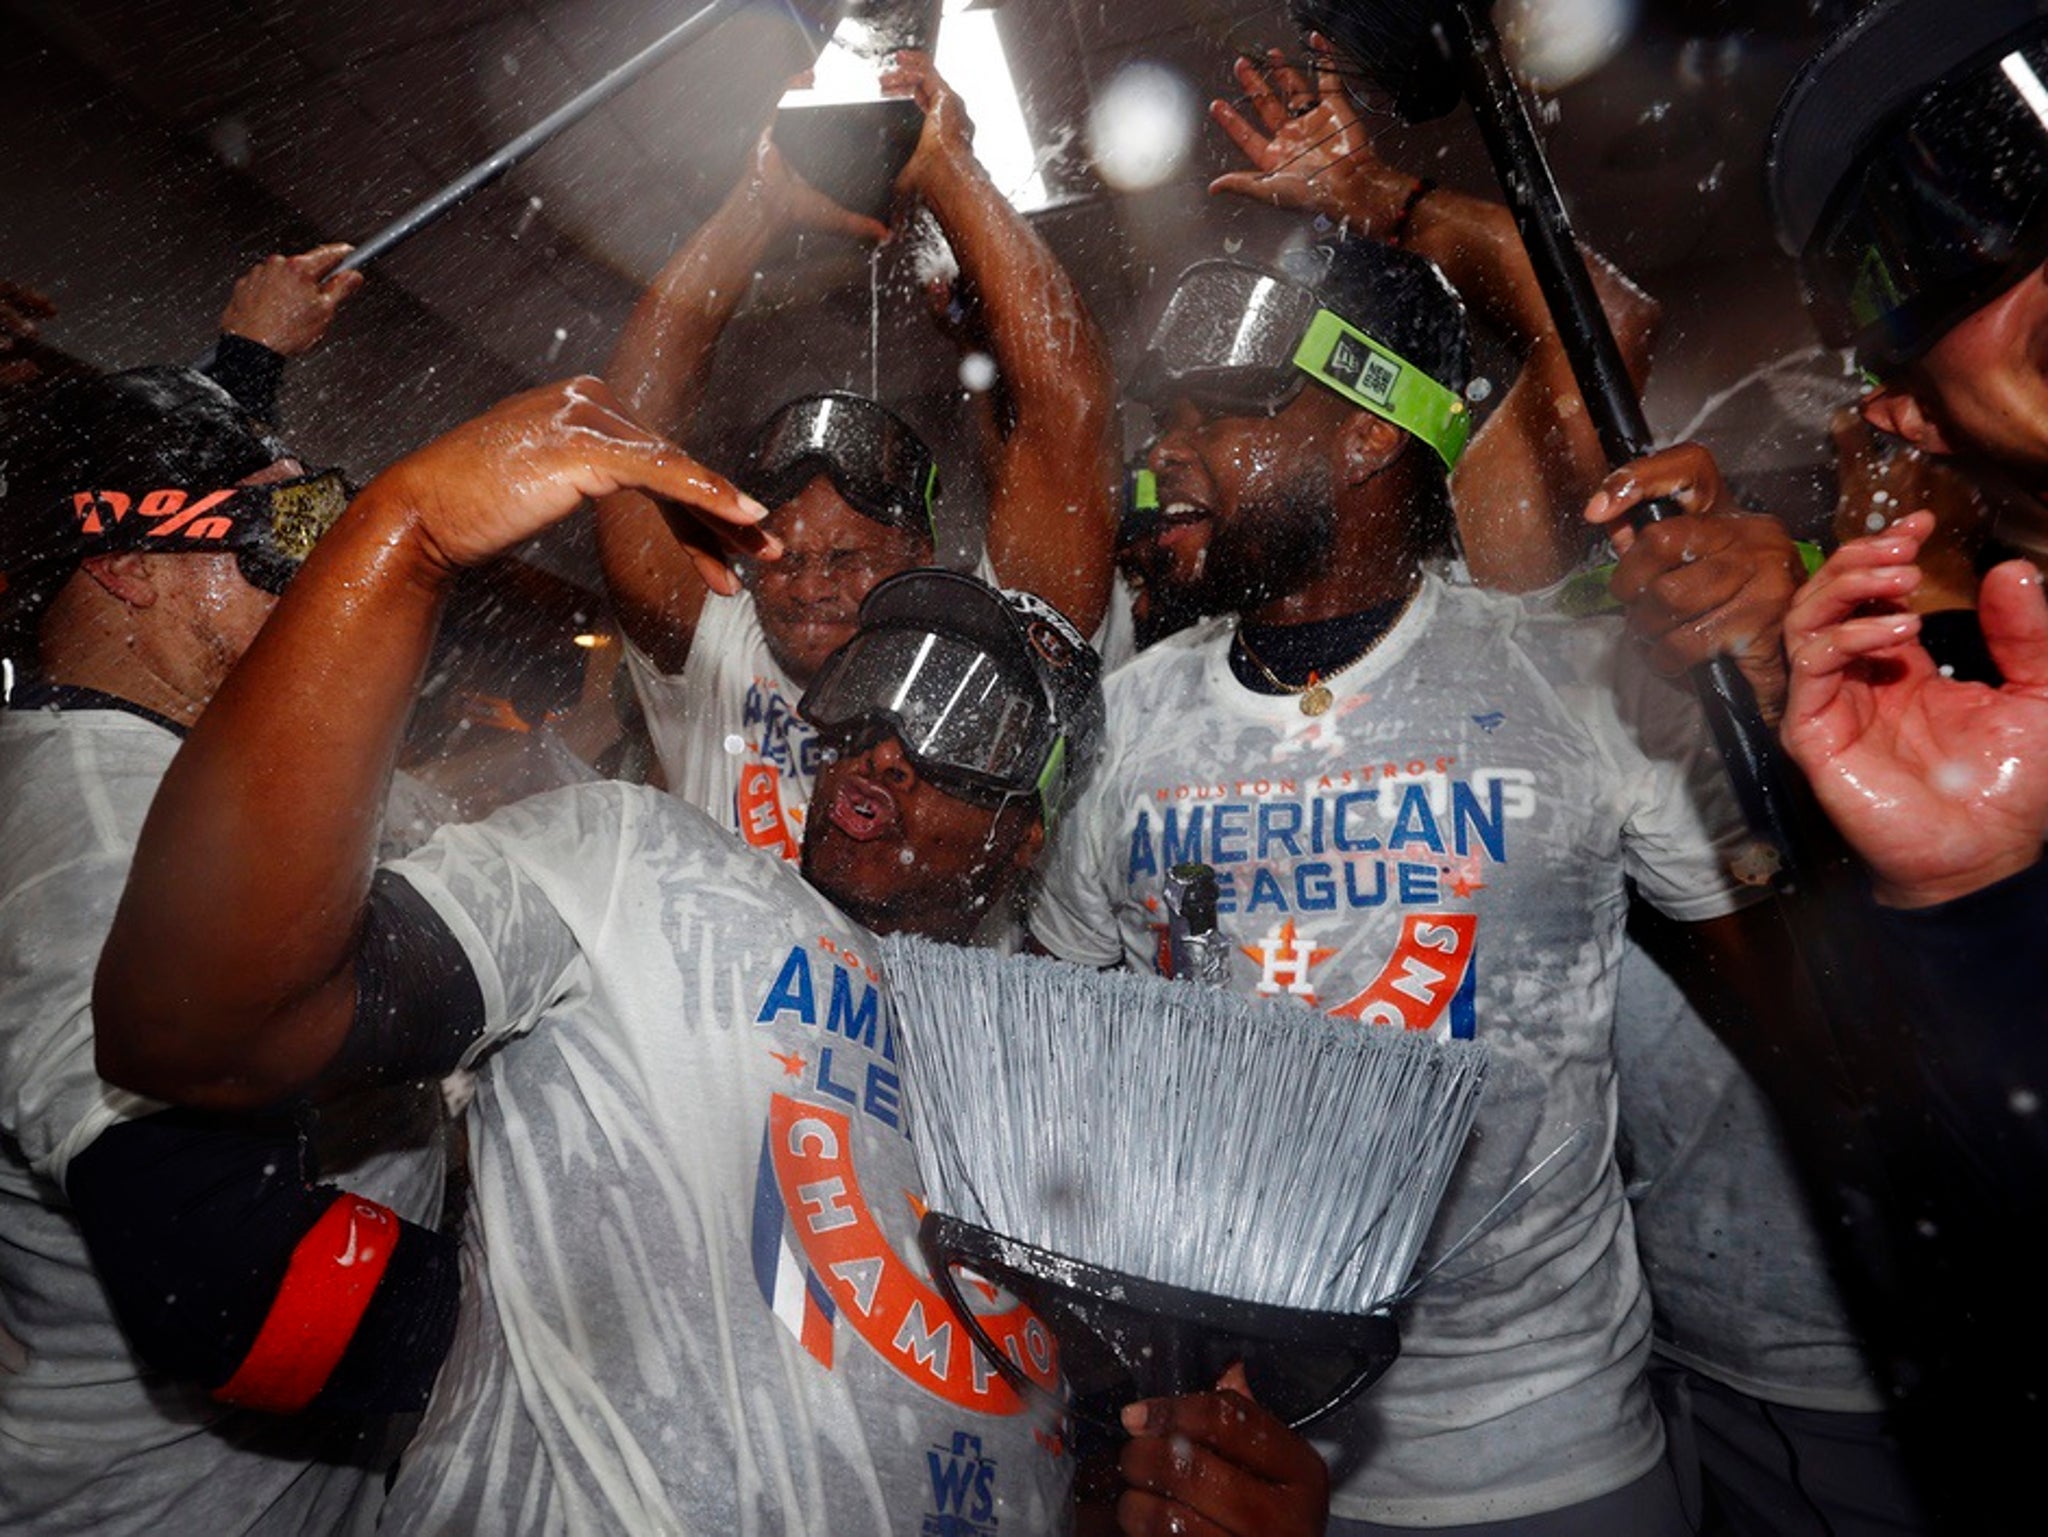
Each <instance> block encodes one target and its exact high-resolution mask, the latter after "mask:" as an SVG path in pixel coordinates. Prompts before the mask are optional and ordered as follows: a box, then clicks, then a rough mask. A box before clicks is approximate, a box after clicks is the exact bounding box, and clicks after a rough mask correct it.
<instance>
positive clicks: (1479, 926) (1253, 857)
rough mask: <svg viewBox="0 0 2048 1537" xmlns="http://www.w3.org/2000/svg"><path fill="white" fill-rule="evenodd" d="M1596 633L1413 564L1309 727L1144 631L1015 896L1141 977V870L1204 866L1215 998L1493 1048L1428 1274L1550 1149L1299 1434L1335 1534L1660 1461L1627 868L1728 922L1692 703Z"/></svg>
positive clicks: (1517, 1498)
mask: <svg viewBox="0 0 2048 1537" xmlns="http://www.w3.org/2000/svg"><path fill="white" fill-rule="evenodd" d="M1618 636H1619V630H1618V628H1617V627H1616V626H1614V625H1611V624H1604V623H1587V624H1581V625H1572V624H1568V623H1565V622H1562V621H1557V620H1552V619H1544V618H1537V617H1534V616H1532V615H1531V614H1530V612H1529V611H1528V610H1527V609H1526V608H1524V607H1523V606H1522V605H1520V604H1518V603H1516V602H1514V601H1512V600H1508V599H1503V598H1498V597H1494V596H1491V595H1488V594H1485V593H1480V592H1477V591H1474V590H1471V589H1462V588H1452V587H1446V586H1445V585H1444V584H1443V583H1442V582H1440V581H1439V580H1437V579H1435V578H1433V577H1432V578H1429V579H1426V580H1425V581H1424V583H1423V585H1422V587H1421V589H1420V591H1419V592H1418V594H1417V596H1416V598H1415V601H1414V603H1413V604H1412V606H1411V607H1410V609H1409V611H1408V613H1407V614H1406V615H1405V616H1404V617H1403V618H1402V619H1401V620H1400V621H1399V622H1398V623H1397V624H1396V625H1395V626H1394V628H1393V629H1392V630H1391V631H1390V632H1389V633H1388V635H1387V636H1386V637H1385V638H1384V639H1383V640H1382V641H1381V643H1380V644H1379V646H1378V647H1377V648H1376V649H1375V650H1374V651H1373V652H1372V653H1371V654H1370V655H1369V656H1368V657H1367V658H1366V660H1365V661H1363V662H1361V663H1359V664H1357V665H1355V666H1352V667H1350V668H1347V669H1345V670H1343V671H1341V672H1340V673H1338V674H1336V675H1335V676H1333V677H1332V678H1330V679H1329V680H1328V682H1329V684H1330V687H1331V689H1332V691H1333V693H1334V695H1335V703H1334V705H1333V706H1332V708H1331V709H1330V711H1329V712H1328V713H1327V714H1325V715H1322V716H1320V717H1314V718H1311V717H1308V716H1305V715H1303V714H1302V712H1301V710H1300V708H1299V705H1298V702H1297V700H1296V699H1295V698H1293V697H1291V696H1286V697H1272V696H1267V695H1261V694H1256V693H1253V692H1252V691H1251V690H1249V689H1247V688H1245V687H1244V686H1243V685H1242V684H1240V683H1239V682H1237V680H1236V679H1235V678H1234V677H1233V676H1232V675H1231V672H1230V667H1229V662H1228V660H1227V657H1228V650H1229V645H1230V639H1229V635H1228V633H1227V632H1225V633H1221V634H1218V633H1188V634H1184V635H1181V636H1175V637H1171V638H1169V639H1167V640H1164V641H1161V642H1160V643H1159V644H1158V645H1156V646H1154V647H1152V648H1151V649H1150V650H1148V651H1146V652H1144V653H1143V654H1141V655H1140V656H1139V657H1138V658H1137V660H1136V661H1134V662H1132V663H1131V664H1130V665H1129V666H1127V667H1125V668H1124V669H1122V670H1121V671H1120V672H1119V673H1117V674H1116V675H1115V676H1114V677H1112V678H1111V679H1110V680H1109V683H1108V696H1109V698H1108V703H1109V727H1108V746H1107V751H1106V752H1105V754H1104V758H1103V761H1102V763H1101V764H1100V765H1099V767H1098V769H1097V771H1096V775H1095V778H1094V779H1093V780H1092V781H1091V782H1090V784H1089V786H1088V787H1087V789H1086V790H1084V791H1083V793H1082V796H1081V798H1080V801H1079V803H1078V804H1077V805H1076V806H1075V807H1074V809H1073V810H1072V811H1071V812H1070V813H1069V815H1068V816H1067V818H1066V819H1065V821H1064V825H1063V826H1062V827H1061V829H1060V831H1059V833H1058V835H1057V837H1056V839H1055V846H1054V849H1053V852H1052V863H1051V867H1050V869H1049V871H1048V872H1047V874H1046V877H1045V880H1044V883H1043V886H1042V889H1041V892H1040V896H1039V901H1038V904H1037V905H1036V907H1034V909H1033V911H1032V914H1031V928H1032V930H1033V932H1034V933H1035V934H1036V935H1037V936H1038V938H1039V939H1040V941H1041V942H1043V943H1044V944H1045V945H1046V947H1047V948H1048V949H1050V950H1051V951H1053V953H1054V954H1057V955H1061V956H1065V957H1067V958H1068V959H1071V960H1075V961H1079V962H1082V963H1085V964H1089V965H1096V966H1106V965H1113V964H1116V963H1118V962H1125V963H1128V964H1130V965H1133V966H1152V965H1154V964H1155V962H1156V957H1157V953H1158V950H1159V948H1160V943H1161V936H1162V934H1163V928H1164V925H1163V914H1162V912H1161V911H1160V907H1159V894H1160V884H1161V880H1162V878H1163V877H1164V875H1165V874H1166V872H1167V871H1168V869H1169V868H1170V867H1171V866H1172V865H1174V864H1176V863H1179V862H1181V861H1184V860H1201V861H1204V862H1206V863H1208V864H1211V865H1213V866H1214V867H1215V868H1216V870H1217V872H1218V876H1219V882H1220V885H1221V888H1222V901H1221V904H1220V906H1221V909H1222V912H1221V927H1222V929H1223V930H1224V931H1225V932H1226V933H1227V934H1228V935H1229V936H1230V938H1231V940H1232V942H1233V945H1234V946H1235V954H1234V956H1233V969H1232V973H1231V979H1230V980H1231V984H1232V985H1233V986H1236V987H1238V988H1240V989H1242V990H1243V991H1244V992H1246V993H1248V994H1259V995H1266V996H1275V995H1279V996H1292V997H1295V998H1299V999H1300V1000H1301V1001H1302V1002H1303V1003H1305V1004H1308V1005H1310V1006H1313V1007H1316V1008H1321V1009H1324V1010H1327V1011H1329V1012H1331V1013H1334V1014H1338V1015H1340V1016H1348V1017H1353V1018H1358V1019H1360V1020H1361V1021H1364V1022H1368V1023H1384V1024H1400V1025H1404V1026H1406V1027H1407V1028H1410V1029H1427V1030H1434V1031H1437V1032H1441V1033H1446V1034H1449V1035H1451V1036H1458V1037H1470V1038H1474V1039H1477V1040H1479V1041H1482V1042H1484V1043H1486V1044H1487V1045H1488V1046H1489V1047H1491V1048H1492V1052H1493V1063H1492V1067H1491V1069H1490V1071H1489V1074H1488V1078H1487V1086H1486V1091H1485V1095H1484V1098H1483V1099H1482V1101H1481V1105H1480V1110H1479V1116H1478V1123H1477V1128H1476V1130H1475V1133H1474V1136H1473V1140H1472V1142H1471V1144H1470V1145H1469V1147H1468V1149H1467V1151H1466V1153H1465V1157H1464V1160H1463V1162H1462V1163H1461V1165H1460V1167H1459V1170H1458V1172H1457V1174H1456V1175H1455V1176H1454V1177H1453V1180H1452V1184H1451V1189H1450V1192H1449V1195H1448V1196H1447V1198H1446V1200H1445V1204H1444V1209H1443V1211H1442V1213H1441V1214H1440V1216H1439V1220H1438V1221H1437V1223H1436V1226H1435V1228H1434V1230H1433V1233H1432V1238H1431V1242H1430V1245H1429V1247H1428V1249H1426V1250H1425V1254H1424V1258H1423V1262H1422V1263H1423V1265H1424V1266H1427V1265H1428V1264H1429V1263H1430V1258H1431V1255H1432V1254H1433V1253H1435V1252H1437V1251H1439V1250H1440V1249H1442V1248H1443V1247H1445V1246H1447V1245H1448V1244H1449V1243H1450V1242H1452V1241H1454V1240H1455V1239H1457V1238H1459V1237H1460V1236H1462V1235H1463V1234H1464V1233H1465V1232H1466V1231H1467V1230H1468V1229H1469V1228H1470V1227H1471V1226H1472V1225H1473V1224H1474V1223H1475V1222H1477V1221H1478V1220H1479V1219H1480V1217H1481V1215H1482V1213H1484V1212H1485V1211H1486V1210H1487V1209H1488V1208H1489V1207H1491V1206H1492V1205H1493V1204H1494V1202H1495V1201H1496V1200H1498V1199H1499V1198H1500V1197H1501V1195H1502V1194H1503V1193H1505V1192H1506V1191H1507V1190H1508V1189H1509V1188H1510V1187H1511V1186H1512V1185H1514V1183H1515V1182H1516V1181H1517V1180H1518V1179H1519V1178H1521V1177H1522V1176H1523V1175H1524V1174H1526V1173H1528V1172H1529V1170H1530V1169H1531V1168H1532V1167H1533V1166H1534V1165H1536V1164H1537V1163H1538V1162H1540V1161H1541V1160H1543V1159H1545V1158H1546V1157H1547V1156H1548V1155H1550V1154H1552V1153H1553V1152H1555V1151H1556V1150H1557V1149H1559V1148H1560V1147H1561V1146H1565V1145H1566V1144H1567V1143H1569V1144H1570V1148H1571V1151H1570V1152H1569V1153H1568V1154H1567V1155H1566V1156H1565V1157H1563V1158H1560V1159H1558V1160H1557V1161H1556V1162H1555V1163H1554V1164H1552V1165H1551V1168H1550V1170H1549V1176H1550V1177H1549V1178H1548V1179H1547V1180H1545V1181H1544V1182H1543V1183H1542V1184H1540V1185H1539V1186H1537V1187H1536V1188H1535V1189H1534V1190H1533V1192H1532V1193H1530V1194H1529V1195H1528V1197H1527V1199H1526V1200H1525V1201H1524V1202H1523V1203H1522V1204H1521V1205H1519V1206H1518V1207H1515V1208H1514V1209H1513V1210H1512V1211H1511V1212H1510V1213H1509V1214H1508V1215H1507V1216H1506V1217H1505V1218H1503V1219H1502V1220H1500V1221H1499V1222H1498V1223H1497V1224H1496V1225H1494V1226H1493V1227H1491V1228H1490V1229H1488V1230H1487V1232H1486V1233H1485V1236H1484V1237H1482V1238H1481V1239H1480V1240H1479V1241H1478V1242H1477V1243H1476V1244H1475V1245H1474V1246H1473V1247H1472V1248H1471V1249H1469V1250H1467V1251H1466V1252H1465V1253H1463V1254H1462V1255H1460V1256H1459V1257H1457V1258H1455V1259H1454V1260H1452V1261H1451V1262H1450V1264H1449V1265H1448V1267H1447V1268H1446V1270H1445V1271H1444V1273H1443V1274H1441V1275H1439V1276H1437V1277H1435V1278H1434V1279H1432V1280H1430V1281H1429V1282H1428V1283H1427V1284H1426V1286H1425V1287H1424V1289H1423V1290H1422V1292H1421V1294H1420V1295H1419V1296H1418V1297H1417V1298H1416V1300H1415V1301H1414V1302H1413V1304H1412V1305H1410V1306H1409V1307H1408V1308H1407V1309H1406V1310H1405V1313H1404V1316H1403V1320H1402V1353H1401V1358H1400V1360H1398V1361H1397V1362H1396V1363H1395V1365H1394V1366H1393V1368H1392V1369H1391V1370H1390V1371H1389V1372H1388V1373H1387V1375H1386V1377H1385V1378H1384V1379H1383V1380H1382V1381H1381V1382H1379V1383H1378V1384H1377V1385H1375V1386H1374V1387H1373V1388H1371V1389H1369V1390H1368V1391H1367V1392H1366V1393H1365V1395H1364V1396H1363V1397H1362V1398H1361V1399H1360V1400H1358V1402H1357V1404H1356V1405H1355V1406H1354V1408H1353V1409H1351V1410H1349V1411H1346V1414H1345V1415H1344V1416H1342V1417H1340V1418H1338V1419H1336V1420H1333V1421H1331V1422H1327V1423H1326V1425H1325V1426H1324V1427H1322V1428H1321V1429H1319V1431H1318V1436H1319V1437H1321V1436H1325V1435H1329V1436H1334V1437H1335V1438H1336V1440H1337V1441H1338V1443H1339V1444H1338V1449H1337V1451H1336V1452H1335V1453H1334V1454H1333V1473H1334V1474H1335V1477H1336V1479H1337V1492H1336V1495H1335V1500H1334V1506H1333V1508H1334V1509H1335V1510H1336V1511H1337V1513H1338V1514H1340V1515H1342V1516H1345V1517H1347V1518H1351V1519H1361V1520H1372V1521H1381V1522H1388V1523H1392V1524H1396V1525H1416V1526H1420V1525H1450V1524H1458V1523H1466V1522H1481V1521H1493V1520H1504V1519H1508V1518H1510V1517H1514V1516H1518V1515H1524V1514H1529V1513H1532V1512H1537V1511H1543V1510H1550V1509H1557V1508H1561V1507H1564V1506H1567V1505H1572V1504H1576V1503H1579V1502H1580V1501H1583V1500H1587V1499H1591V1498H1593V1497H1595V1496H1597V1495H1600V1494H1603V1493H1606V1492H1608V1491H1610V1490H1613V1489H1617V1488H1619V1487H1621V1486H1622V1485H1624V1484H1626V1483H1628V1482H1629V1481H1630V1480H1632V1479H1634V1478H1636V1477H1638V1476H1639V1475H1641V1474H1642V1473H1644V1472H1645V1471H1647V1470H1648V1469H1649V1468H1650V1467H1651V1466H1653V1465H1654V1464H1655V1462H1656V1460H1657V1458H1658V1456H1659V1454H1660V1452H1661V1449H1662V1431H1661V1428H1660V1426H1659V1423H1658V1420H1657V1417H1656V1414H1655V1411H1654V1409H1653V1408H1652V1406H1651V1403H1650V1398H1649V1393H1648V1389H1647V1386H1646V1384H1645V1382H1644V1379H1643V1365H1644V1361H1645V1359H1646V1355H1647V1351H1648V1345H1649V1306H1648V1301H1647V1298H1646V1297H1645V1295H1644V1291H1643V1285H1642V1277H1641V1273H1640V1271H1639V1270H1638V1268H1637V1264H1636V1258H1635V1251H1634V1245H1633V1242H1632V1235H1631V1233H1630V1227H1629V1219H1628V1209H1627V1206H1626V1203H1625V1202H1624V1200H1623V1198H1622V1189H1621V1181H1620V1177H1619V1175H1618V1173H1617V1171H1616V1169H1615V1164H1614V1158H1613V1143H1614V1067H1613V1048H1612V1039H1611V1035H1612V1024H1613V1012H1614V989H1615V968H1616V964H1617V961H1618V959H1619V955H1620V949H1621V930H1622V919H1623V915H1624V909H1625V901H1626V895H1625V889H1624V876H1625V875H1632V876H1634V877H1635V878H1636V880H1637V881H1638V883H1639V884H1640V885H1641V887H1642V888H1643V890H1644V891H1645V892H1646V893H1647V894H1648V895H1649V896H1650V897H1651V899H1652V900H1654V901H1655V902H1656V903H1657V904H1658V906H1660V907H1661V908H1663V909H1664V910H1666V911H1667V912H1669V913H1671V914H1672V915H1673V916H1674V917H1678V918H1681V919H1687V920H1690V919H1698V918H1707V917H1713V916H1717V915H1719V914H1722V913H1725V912H1728V911H1730V910H1731V909H1732V908H1734V907H1735V906H1738V905H1739V904H1740V897H1739V896H1738V895H1737V893H1736V892H1735V890H1734V889H1733V888H1732V886H1731V883H1730V882H1729V880H1728V879H1727V877H1726V876H1725V875H1724V873H1723V861H1724V855H1725V854H1726V853H1727V852H1730V851H1732V850H1733V848H1734V847H1735V845H1736V844H1737V843H1738V842H1739V833H1738V824H1737V821H1736V818H1735V815H1734V812H1733V808H1732V806H1731V805H1730V803H1729V802H1730V797H1729V796H1728V794H1727V790H1726V786H1725V784H1724V783H1723V781H1722V779H1721V777H1720V776H1721V769H1720V766H1719V763H1718V761H1717V760H1716V759H1715V758H1714V756H1713V754H1712V751H1711V749H1710V748H1709V747H1708V746H1707V744H1706V743H1705V741H1704V732H1703V730H1702V729H1701V727H1700V723H1699V720H1698V712H1697V710H1696V708H1695V707H1694V706H1693V705H1692V703H1691V701H1690V700H1689V699H1688V698H1687V697H1686V696H1685V695H1684V694H1683V693H1681V692H1679V691H1677V690H1676V689H1674V688H1672V687H1671V686H1669V685H1666V684H1664V683H1662V682H1661V681H1660V680H1657V679H1655V678H1653V677H1650V676H1648V675H1646V674H1644V673H1643V672H1642V671H1641V670H1640V669H1639V668H1631V667H1624V666H1623V665H1622V662H1621V659H1620V650H1621V648H1620V647H1619V646H1618V645H1617V640H1618ZM1340 1177H1341V1176H1340Z"/></svg>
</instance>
